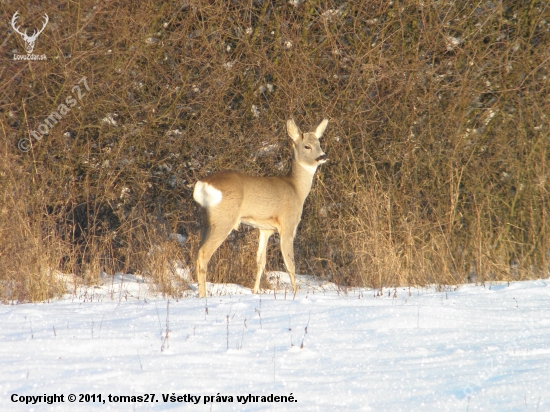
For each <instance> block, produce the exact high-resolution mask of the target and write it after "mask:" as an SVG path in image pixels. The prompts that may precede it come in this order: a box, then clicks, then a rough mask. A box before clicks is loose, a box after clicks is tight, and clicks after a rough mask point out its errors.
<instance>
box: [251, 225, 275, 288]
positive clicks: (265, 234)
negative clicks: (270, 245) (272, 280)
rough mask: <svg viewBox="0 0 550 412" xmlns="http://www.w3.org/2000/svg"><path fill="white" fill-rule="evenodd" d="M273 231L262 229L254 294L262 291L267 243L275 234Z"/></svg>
mask: <svg viewBox="0 0 550 412" xmlns="http://www.w3.org/2000/svg"><path fill="white" fill-rule="evenodd" d="M273 232H274V231H273V230H265V229H264V230H262V229H260V240H259V242H258V255H257V258H256V262H257V263H258V271H257V272H256V282H255V283H254V291H253V293H258V291H259V290H260V279H261V277H262V273H263V272H264V269H265V260H266V256H267V242H269V238H270V237H271V235H272V234H273Z"/></svg>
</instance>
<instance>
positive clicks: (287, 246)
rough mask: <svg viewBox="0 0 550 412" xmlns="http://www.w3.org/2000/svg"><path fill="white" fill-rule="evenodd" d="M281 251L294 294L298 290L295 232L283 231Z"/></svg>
mask: <svg viewBox="0 0 550 412" xmlns="http://www.w3.org/2000/svg"><path fill="white" fill-rule="evenodd" d="M281 253H282V255H283V260H284V261H285V266H286V269H287V270H288V273H289V275H290V282H291V283H292V289H293V290H294V294H296V292H297V290H298V289H297V287H296V272H295V267H294V236H293V232H290V233H288V232H287V231H283V232H282V233H281Z"/></svg>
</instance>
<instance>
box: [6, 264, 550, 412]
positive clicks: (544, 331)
mask: <svg viewBox="0 0 550 412" xmlns="http://www.w3.org/2000/svg"><path fill="white" fill-rule="evenodd" d="M286 281H287V279H285V276H284V274H283V275H281V279H280V281H279V286H280V287H281V288H284V286H285V285H286ZM301 281H302V282H301V283H302V286H301V291H300V292H299V293H298V294H297V296H296V298H295V299H292V295H291V294H290V293H287V294H286V296H285V293H284V291H283V290H279V292H278V293H277V294H276V296H275V295H274V293H273V291H270V292H269V293H266V294H263V295H251V294H250V290H249V289H245V288H241V287H238V286H234V285H212V284H210V285H209V287H210V291H211V292H212V293H213V294H214V295H215V296H213V297H210V298H208V299H206V300H205V299H198V298H196V297H195V296H196V294H195V292H194V291H191V292H190V296H189V297H187V298H184V299H180V300H178V301H176V300H170V301H169V303H168V301H167V300H163V299H161V298H158V297H155V296H154V295H153V294H152V293H151V292H150V291H149V289H148V287H147V285H146V284H143V283H138V282H136V279H135V278H133V277H128V276H126V277H120V276H118V277H117V278H115V279H113V281H112V282H110V283H109V282H108V283H107V284H106V285H104V286H102V287H99V288H88V289H78V290H77V292H76V293H75V294H73V295H67V296H65V298H64V299H62V300H60V301H56V302H51V303H44V304H21V305H9V306H8V305H5V306H0V325H1V328H0V410H2V411H8V410H25V411H26V410H36V411H38V410H67V411H68V410H71V411H72V410H107V409H111V410H112V409H114V410H134V409H135V410H160V409H189V410H197V411H224V410H318V411H331V410H334V411H342V410H361V411H368V410H372V411H390V410H391V411H446V410H449V411H481V410H484V411H525V410H529V411H550V281H549V280H538V281H529V282H517V283H510V284H507V283H498V284H491V285H489V284H486V285H485V287H484V286H474V285H463V286H460V287H459V288H454V287H453V288H449V289H447V290H443V291H437V290H435V289H433V288H427V289H426V288H424V289H422V288H420V289H412V288H411V289H410V290H409V289H408V288H406V289H405V288H398V289H397V290H394V289H391V290H390V289H386V290H384V292H383V295H382V296H380V295H379V293H377V292H379V291H373V290H368V289H352V290H347V291H342V290H338V289H337V288H336V287H335V286H334V285H330V284H325V285H323V284H319V283H316V282H314V281H313V280H312V279H309V278H307V277H302V278H301ZM377 294H378V296H376V295H377ZM167 329H168V332H167ZM54 394H56V395H63V399H62V400H63V402H58V403H53V404H48V403H46V402H44V399H38V398H36V397H37V396H39V395H42V396H44V395H46V396H49V395H54ZM71 394H74V395H76V402H74V403H72V402H69V395H71ZM80 394H83V395H85V394H88V395H89V396H88V400H89V402H85V401H86V397H85V396H82V397H81V396H80ZM146 394H154V395H155V397H154V398H152V396H151V395H149V396H148V399H147V400H148V401H149V402H144V401H145V400H146V398H147V396H146ZM92 395H95V400H96V402H93V397H92ZM99 395H101V402H98V399H99ZM140 395H141V396H142V399H141V401H142V402H139V401H140V399H139V398H137V397H138V396H140ZM163 395H164V396H165V397H166V396H168V397H170V396H172V395H174V396H175V398H171V399H170V398H168V399H163ZM249 395H252V396H249ZM270 395H273V396H272V397H271V398H270V397H269V396H270ZM32 396H35V398H34V401H37V400H39V401H38V402H37V403H35V404H31V403H30V404H25V403H24V402H25V400H26V399H27V400H28V401H29V402H33V398H31V397H32ZM109 396H110V398H109ZM122 396H126V397H128V398H127V400H128V401H129V402H126V403H122V402H115V400H121V399H124V398H120V397H122ZM178 396H180V399H179V400H180V401H182V402H180V401H178V398H177V397H178ZM190 396H193V398H190ZM241 396H242V397H244V398H239V399H238V398H237V397H241ZM262 396H263V397H264V398H262ZM275 396H279V397H281V398H278V399H277V398H274V397H275ZM26 397H27V398H26ZM132 397H133V398H132ZM198 397H200V398H198ZM207 397H208V398H207ZM222 397H225V398H222ZM231 397H232V402H231ZM282 397H285V398H282ZM174 399H175V402H173V401H172V400H174ZM12 400H15V401H17V402H12ZM46 400H50V401H51V400H52V398H46ZM58 400H60V399H59V398H58ZM79 400H83V401H84V402H79ZM151 400H152V402H151ZM211 400H212V401H213V402H210V401H211ZM185 401H187V403H184V402H185ZM290 401H293V402H290ZM194 402H197V403H196V404H195V403H194ZM245 402H246V403H245Z"/></svg>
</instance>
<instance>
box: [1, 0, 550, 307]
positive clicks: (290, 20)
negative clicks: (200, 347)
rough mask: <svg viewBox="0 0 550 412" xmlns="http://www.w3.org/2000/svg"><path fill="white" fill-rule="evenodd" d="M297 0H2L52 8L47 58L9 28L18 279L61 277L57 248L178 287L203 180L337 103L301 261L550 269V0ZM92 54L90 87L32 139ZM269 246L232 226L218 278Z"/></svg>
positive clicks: (27, 20) (386, 267)
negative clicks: (24, 142)
mask: <svg viewBox="0 0 550 412" xmlns="http://www.w3.org/2000/svg"><path fill="white" fill-rule="evenodd" d="M295 3H299V4H298V5H294V4H293V3H291V2H270V1H267V0H264V1H253V2H249V3H242V2H236V3H228V2H226V1H222V0H218V1H208V2H206V1H187V0H185V1H177V2H176V1H172V2H164V3H154V2H137V3H136V2H125V1H106V2H101V3H97V2H95V1H87V0H84V1H82V2H78V3H71V2H69V3H60V4H58V5H56V6H55V7H54V6H48V7H45V6H43V5H42V4H39V3H38V2H37V3H36V4H35V3H28V2H22V1H15V2H12V3H11V4H8V3H2V4H1V5H0V9H1V11H2V15H3V16H12V15H13V13H15V11H16V10H19V13H20V15H21V18H20V24H21V25H22V26H23V27H33V25H35V22H37V21H38V22H40V19H41V16H42V15H43V13H48V15H49V17H50V22H49V24H48V26H47V28H46V29H45V31H44V32H43V33H42V34H41V35H40V37H39V38H38V41H37V44H36V47H35V51H34V53H36V54H46V55H47V58H48V59H47V60H46V61H34V62H22V61H14V60H13V54H14V53H19V54H24V50H23V47H22V42H21V39H20V37H19V36H18V35H17V34H15V33H11V34H10V35H8V36H7V37H6V39H5V41H4V42H3V44H2V46H1V47H2V49H1V50H2V53H1V58H2V69H0V130H1V132H0V133H2V135H3V144H2V146H1V153H2V154H1V156H2V162H0V164H1V166H0V167H1V175H0V180H1V185H0V199H1V202H2V203H1V204H0V212H1V214H0V234H1V235H2V236H1V237H0V285H1V286H0V287H1V290H0V299H2V300H8V299H17V300H19V301H27V300H43V299H46V298H48V297H50V296H54V295H56V294H58V293H60V291H61V290H62V289H60V286H59V285H58V283H56V281H55V276H54V275H52V273H53V270H54V269H59V270H61V271H64V272H69V273H75V274H76V275H77V276H78V277H79V278H81V279H83V280H86V281H90V282H93V281H94V280H95V279H96V277H97V276H98V275H99V273H100V272H101V271H105V272H107V273H115V272H117V271H122V272H132V273H141V274H145V275H147V276H149V277H151V278H152V279H153V280H155V281H157V282H158V283H159V285H160V286H159V287H160V288H161V291H162V292H163V293H165V294H166V295H168V296H178V295H179V294H181V291H182V288H184V287H185V282H184V280H183V279H181V278H180V277H179V276H178V275H177V270H175V269H174V268H175V266H174V265H178V264H179V265H181V264H182V262H183V263H191V265H192V262H193V260H194V257H195V254H196V250H197V245H198V241H199V226H200V221H201V216H200V211H199V209H198V207H197V206H196V205H195V204H194V202H193V201H192V186H193V184H194V182H195V181H196V180H197V179H199V178H200V177H203V176H205V175H207V174H209V173H211V172H214V171H217V170H220V169H226V168H235V169H239V170H244V171H248V172H250V173H254V174H260V175H272V174H281V173H283V172H284V171H285V170H286V169H287V168H288V158H289V156H290V151H289V149H288V145H287V137H286V132H285V129H284V122H285V120H286V119H287V118H289V117H291V116H293V117H295V119H296V121H297V122H298V123H299V124H301V125H307V124H309V125H314V124H316V123H317V122H318V121H319V120H320V119H321V118H322V117H324V116H326V117H329V118H330V119H331V122H330V123H329V127H328V130H327V135H326V138H324V141H323V146H324V148H325V149H326V152H327V154H328V156H329V158H330V159H331V162H330V163H328V164H327V165H325V166H323V167H322V168H321V169H320V170H319V172H318V174H317V177H316V179H315V183H314V188H313V190H312V192H311V194H310V197H309V198H308V200H307V201H306V205H305V211H304V217H303V220H302V223H301V226H300V228H299V233H298V236H297V239H296V241H295V245H296V260H297V265H298V272H299V273H305V272H307V273H310V274H315V275H317V276H322V277H326V278H331V279H332V280H333V281H335V282H337V283H339V284H341V285H343V286H345V285H358V284H361V285H368V286H372V287H381V286H394V285H407V284H409V285H410V284H426V283H437V284H450V283H460V282H464V281H466V280H467V277H468V275H469V274H474V273H475V275H477V278H478V280H479V281H485V280H490V279H494V280H496V279H527V278H532V277H538V276H542V275H544V276H546V275H547V274H548V261H549V259H550V248H549V246H548V239H549V235H550V228H549V225H548V222H547V221H548V217H547V215H548V194H549V182H548V176H549V172H548V168H547V167H546V164H547V163H548V162H549V160H550V159H549V157H550V155H549V153H550V150H549V149H550V139H548V129H549V122H548V118H547V116H548V115H547V113H548V112H549V109H550V108H549V103H548V102H549V101H550V100H549V99H548V97H549V96H548V91H549V76H550V74H549V73H548V60H549V59H550V51H549V50H550V48H549V47H548V46H549V44H550V41H549V34H550V33H549V29H550V26H549V23H548V22H549V21H550V11H549V6H548V4H547V3H546V2H542V1H531V2H529V3H528V5H520V3H506V2H504V3H501V2H494V1H484V2H473V1H459V2H454V1H422V2H421V1H418V0H417V1H394V2H388V1H356V0H353V1H348V2H330V1H327V2H317V1H310V0H308V1H304V2H295ZM3 24H4V25H5V28H6V32H11V27H10V24H9V22H8V21H7V19H4V23H3ZM83 76H85V77H86V80H87V84H88V86H89V92H88V91H87V90H85V89H84V86H83V84H82V83H80V86H81V90H82V91H86V92H87V93H86V95H85V96H82V98H81V99H80V100H79V101H78V104H77V105H75V106H74V107H72V108H71V110H70V112H69V113H67V114H66V115H64V116H63V118H62V119H61V120H60V121H59V122H58V123H57V124H55V125H53V127H51V130H50V132H49V134H47V135H45V136H43V138H42V139H41V140H40V141H37V140H35V139H34V138H33V139H32V150H30V151H28V152H26V153H22V152H21V151H20V150H18V148H17V142H18V141H19V140H20V139H22V138H27V137H28V136H29V133H30V131H33V130H37V127H38V125H40V124H41V123H43V122H45V119H46V118H47V117H48V116H49V115H50V114H51V113H52V111H54V110H56V109H58V106H59V105H60V104H61V103H63V102H64V101H65V99H66V98H67V97H68V96H71V95H72V96H75V92H74V89H73V87H74V86H75V85H79V80H81V79H82V77H83ZM176 233H178V234H180V235H183V236H186V237H188V241H187V242H185V243H178V242H177V241H175V240H173V238H174V235H173V234H176ZM255 249H256V235H255V234H254V235H251V234H250V233H249V232H248V231H246V230H243V231H241V232H239V233H235V234H234V235H232V236H231V239H230V242H226V243H225V244H224V245H223V246H222V247H221V248H220V250H219V251H218V252H217V253H216V255H215V257H214V259H213V260H212V261H211V263H210V271H209V273H210V274H211V276H213V277H212V279H214V280H216V281H224V282H236V283H241V284H243V285H247V286H250V285H251V284H252V274H253V273H254V269H253V268H254V266H255V262H254V257H255ZM268 252H269V253H268V265H267V266H268V269H280V268H283V263H282V260H281V258H280V256H279V250H278V247H276V245H275V244H274V242H272V244H271V245H270V247H269V250H268ZM175 273H176V274H175Z"/></svg>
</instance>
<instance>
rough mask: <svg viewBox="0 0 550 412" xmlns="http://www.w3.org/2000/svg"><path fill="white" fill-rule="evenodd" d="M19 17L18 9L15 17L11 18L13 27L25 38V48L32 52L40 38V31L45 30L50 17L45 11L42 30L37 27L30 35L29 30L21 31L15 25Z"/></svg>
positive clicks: (28, 52) (29, 52)
mask: <svg viewBox="0 0 550 412" xmlns="http://www.w3.org/2000/svg"><path fill="white" fill-rule="evenodd" d="M18 18H19V11H16V12H15V14H14V15H13V17H12V18H11V27H13V30H15V31H16V33H18V34H19V35H20V36H21V37H22V38H23V41H24V42H25V50H26V51H27V54H31V53H32V51H33V50H34V45H35V43H36V39H37V38H38V36H39V35H40V33H42V32H43V31H44V29H45V28H46V25H47V24H48V21H50V19H49V18H48V15H47V14H45V13H44V25H43V26H42V28H41V29H40V30H36V29H35V30H34V32H33V34H32V36H29V35H27V30H25V32H24V33H22V32H21V31H19V29H18V28H17V26H16V25H15V22H16V21H17V19H18Z"/></svg>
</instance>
